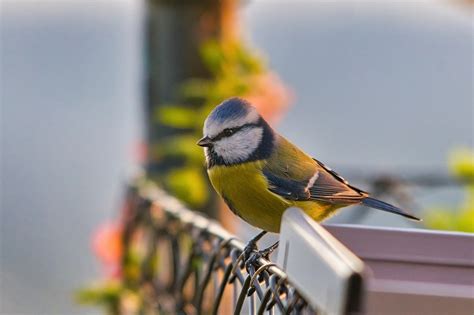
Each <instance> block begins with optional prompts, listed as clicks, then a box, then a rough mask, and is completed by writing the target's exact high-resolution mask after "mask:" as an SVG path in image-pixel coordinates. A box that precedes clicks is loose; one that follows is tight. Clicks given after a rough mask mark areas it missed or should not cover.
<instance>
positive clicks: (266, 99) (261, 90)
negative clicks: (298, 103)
mask: <svg viewBox="0 0 474 315" xmlns="http://www.w3.org/2000/svg"><path fill="white" fill-rule="evenodd" d="M244 98H245V99H246V100H247V101H249V102H250V103H251V104H252V105H254V106H255V107H256V108H257V110H258V111H259V113H260V114H261V115H262V116H263V118H265V120H267V121H269V122H272V123H277V122H278V121H280V119H281V118H282V117H283V114H284V113H285V111H286V109H287V108H288V106H289V105H290V104H291V103H292V101H293V93H292V92H291V91H290V89H289V88H288V87H287V86H286V85H285V84H284V83H283V82H282V81H281V80H280V78H279V77H278V76H277V75H276V74H275V73H273V72H266V73H264V74H261V75H257V76H256V77H255V78H254V79H253V80H252V89H251V91H250V92H249V93H248V94H247V95H244Z"/></svg>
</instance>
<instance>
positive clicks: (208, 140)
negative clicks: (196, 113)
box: [196, 137, 212, 147]
mask: <svg viewBox="0 0 474 315" xmlns="http://www.w3.org/2000/svg"><path fill="white" fill-rule="evenodd" d="M196 144H197V145H199V146H201V147H210V146H212V140H211V138H209V137H203V138H201V139H200V140H199V141H198V142H197V143H196Z"/></svg>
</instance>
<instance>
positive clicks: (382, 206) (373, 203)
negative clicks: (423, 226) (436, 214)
mask: <svg viewBox="0 0 474 315" xmlns="http://www.w3.org/2000/svg"><path fill="white" fill-rule="evenodd" d="M362 204H363V205H365V206H367V207H370V208H374V209H379V210H382V211H387V212H391V213H395V214H398V215H401V216H404V217H406V218H409V219H412V220H415V221H421V219H420V218H417V217H415V216H414V215H412V214H410V213H408V212H406V211H404V210H402V209H400V208H397V207H395V206H392V205H391V204H388V203H386V202H383V201H381V200H378V199H375V198H372V197H367V198H365V199H363V200H362Z"/></svg>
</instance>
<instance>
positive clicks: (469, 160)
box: [425, 149, 474, 232]
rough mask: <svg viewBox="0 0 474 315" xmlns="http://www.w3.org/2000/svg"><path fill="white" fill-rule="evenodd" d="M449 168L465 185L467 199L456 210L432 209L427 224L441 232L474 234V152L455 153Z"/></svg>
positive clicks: (451, 157) (428, 213)
mask: <svg viewBox="0 0 474 315" xmlns="http://www.w3.org/2000/svg"><path fill="white" fill-rule="evenodd" d="M449 166H450V170H451V172H452V173H453V175H454V176H455V177H456V178H457V179H458V180H459V181H461V182H462V183H464V184H465V187H464V189H465V198H464V200H463V202H462V203H461V204H460V205H459V206H457V207H456V208H453V207H437V208H433V209H430V210H429V211H428V212H427V214H426V215H425V224H426V226H428V227H430V228H433V229H439V230H452V231H462V232H474V150H469V149H459V150H456V151H454V152H453V153H452V154H451V156H450V159H449Z"/></svg>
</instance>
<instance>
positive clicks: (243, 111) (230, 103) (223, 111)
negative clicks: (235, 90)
mask: <svg viewBox="0 0 474 315" xmlns="http://www.w3.org/2000/svg"><path fill="white" fill-rule="evenodd" d="M251 109H252V106H251V105H250V103H249V102H247V101H246V100H243V99H241V98H238V97H233V98H229V99H228V100H225V101H224V102H222V103H221V104H219V105H218V106H217V107H216V108H215V109H214V110H213V111H212V113H211V114H210V115H209V119H210V120H214V121H218V122H223V121H226V120H229V119H230V120H232V119H236V118H240V117H245V116H246V115H247V114H248V113H249V112H250V111H251Z"/></svg>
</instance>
